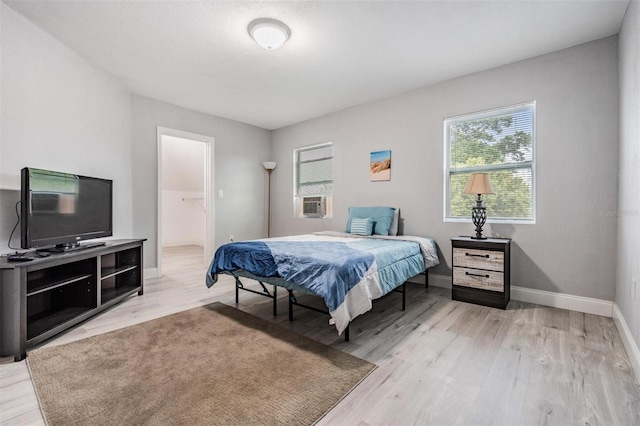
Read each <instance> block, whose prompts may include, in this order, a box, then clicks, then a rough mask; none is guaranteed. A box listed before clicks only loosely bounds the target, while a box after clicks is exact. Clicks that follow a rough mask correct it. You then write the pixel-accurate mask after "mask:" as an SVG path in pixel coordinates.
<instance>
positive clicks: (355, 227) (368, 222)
mask: <svg viewBox="0 0 640 426" xmlns="http://www.w3.org/2000/svg"><path fill="white" fill-rule="evenodd" d="M372 232H373V218H372V217H368V218H366V219H360V218H359V217H354V218H353V219H351V233H352V234H353V235H371V233H372Z"/></svg>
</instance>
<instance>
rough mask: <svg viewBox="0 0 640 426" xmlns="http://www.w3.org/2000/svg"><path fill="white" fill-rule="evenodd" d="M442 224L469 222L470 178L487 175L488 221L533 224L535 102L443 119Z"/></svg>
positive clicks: (486, 204)
mask: <svg viewBox="0 0 640 426" xmlns="http://www.w3.org/2000/svg"><path fill="white" fill-rule="evenodd" d="M444 133H445V135H444V139H445V173H446V176H445V186H446V188H445V192H444V193H445V206H446V207H445V209H446V210H445V221H448V220H451V221H455V220H458V219H465V220H466V219H469V218H470V217H471V207H472V206H473V204H474V200H475V196H474V195H468V194H463V192H462V191H463V190H464V187H465V185H466V184H467V181H468V180H469V175H470V174H471V173H475V172H486V173H489V177H490V178H491V185H492V186H493V189H494V191H495V194H489V195H483V200H484V204H485V206H487V217H488V219H489V220H491V221H494V222H496V221H506V222H511V223H532V222H535V102H531V103H527V104H522V105H516V106H512V107H507V108H500V109H497V110H491V111H485V112H481V113H476V114H470V115H465V116H460V117H453V118H447V119H445V120H444Z"/></svg>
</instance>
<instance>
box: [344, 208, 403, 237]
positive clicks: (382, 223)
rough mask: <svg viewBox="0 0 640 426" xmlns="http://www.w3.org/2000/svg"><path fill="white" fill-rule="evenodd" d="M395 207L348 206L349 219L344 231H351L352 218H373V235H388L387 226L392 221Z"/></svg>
mask: <svg viewBox="0 0 640 426" xmlns="http://www.w3.org/2000/svg"><path fill="white" fill-rule="evenodd" d="M395 211H396V209H395V207H349V219H348V220H347V229H346V232H351V221H352V220H353V219H354V218H360V219H366V218H368V217H372V218H373V233H374V234H375V235H389V228H390V227H391V222H392V221H393V213H394V212H395Z"/></svg>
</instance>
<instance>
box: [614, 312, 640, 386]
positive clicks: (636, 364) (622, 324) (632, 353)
mask: <svg viewBox="0 0 640 426" xmlns="http://www.w3.org/2000/svg"><path fill="white" fill-rule="evenodd" d="M613 321H614V322H615V323H616V327H617V328H618V332H619V333H620V337H621V338H622V343H624V348H625V349H626V350H627V355H628V356H629V362H631V366H632V367H633V371H634V372H635V373H636V380H638V381H640V348H638V345H637V344H636V342H635V340H634V339H633V333H632V332H631V330H630V329H629V326H628V325H627V321H626V320H625V319H624V316H623V315H622V312H621V311H620V308H618V305H617V304H616V303H614V304H613Z"/></svg>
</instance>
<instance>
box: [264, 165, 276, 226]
mask: <svg viewBox="0 0 640 426" xmlns="http://www.w3.org/2000/svg"><path fill="white" fill-rule="evenodd" d="M262 166H263V167H264V168H265V169H266V170H267V173H269V192H268V193H267V194H268V195H267V197H268V198H267V238H269V237H271V172H272V171H273V169H275V168H276V162H275V161H265V162H264V163H262Z"/></svg>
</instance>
